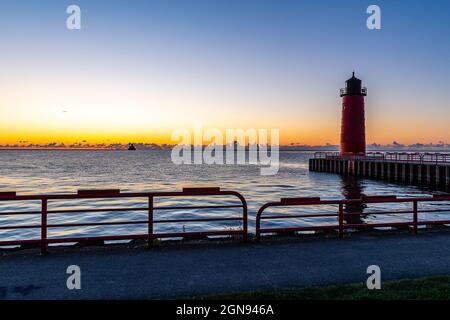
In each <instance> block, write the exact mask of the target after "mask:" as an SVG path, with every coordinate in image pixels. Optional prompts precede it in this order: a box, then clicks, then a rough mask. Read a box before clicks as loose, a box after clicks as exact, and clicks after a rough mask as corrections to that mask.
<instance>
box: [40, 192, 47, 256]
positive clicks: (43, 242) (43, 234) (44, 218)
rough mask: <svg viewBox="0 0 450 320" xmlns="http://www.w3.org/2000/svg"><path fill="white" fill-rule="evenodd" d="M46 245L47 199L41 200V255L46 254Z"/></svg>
mask: <svg viewBox="0 0 450 320" xmlns="http://www.w3.org/2000/svg"><path fill="white" fill-rule="evenodd" d="M47 249H48V243H47V199H46V198H42V199H41V254H46V253H47V252H48V250H47Z"/></svg>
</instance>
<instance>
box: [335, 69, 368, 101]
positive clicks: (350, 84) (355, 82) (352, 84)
mask: <svg viewBox="0 0 450 320" xmlns="http://www.w3.org/2000/svg"><path fill="white" fill-rule="evenodd" d="M349 95H363V96H365V95H367V89H366V88H363V87H362V81H361V80H360V79H358V78H356V77H355V72H353V75H352V77H351V78H350V79H348V80H347V81H345V88H344V89H341V97H342V96H349Z"/></svg>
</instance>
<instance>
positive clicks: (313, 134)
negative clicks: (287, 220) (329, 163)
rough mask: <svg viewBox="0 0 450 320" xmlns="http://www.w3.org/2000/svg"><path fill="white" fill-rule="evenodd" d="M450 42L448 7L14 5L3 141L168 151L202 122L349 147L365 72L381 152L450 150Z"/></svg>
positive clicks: (5, 9)
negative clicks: (345, 118)
mask: <svg viewBox="0 0 450 320" xmlns="http://www.w3.org/2000/svg"><path fill="white" fill-rule="evenodd" d="M70 4H77V5H79V6H80V7H81V10H82V29H81V30H75V31H70V30H68V29H67V28H66V18H67V16H68V15H67V14H66V8H67V6H68V5H70ZM370 4H377V5H379V6H380V7H381V12H382V29H381V30H375V31H372V30H368V29H367V27H366V19H367V17H368V15H367V13H366V8H367V7H368V6H369V5H370ZM449 33H450V2H444V1H378V0H377V1H363V0H350V1H324V0H314V1H313V0H311V1H309V0H308V1H306V0H304V1H290V0H281V1H280V0H277V1H258V0H239V1H237V0H214V1H210V0H179V1H177V0H160V1H155V0H150V1H148V0H146V1H137V0H135V1H130V0H127V1H125V0H123V1H122V0H108V1H100V0H89V1H85V0H71V1H63V0H59V1H56V0H54V1H53V0H45V1H38V0H35V1H30V0H28V1H25V0H23V1H16V0H11V1H10V0H2V1H1V3H0V37H1V38H0V39H1V50H0V68H1V69H0V70H1V71H0V144H15V143H19V141H26V142H27V143H42V144H44V143H50V142H64V143H68V144H70V143H75V142H82V141H87V142H89V143H112V142H122V143H127V142H129V141H133V142H147V143H148V142H154V143H168V142H170V136H171V133H172V131H173V130H175V129H178V128H192V126H193V124H194V122H196V121H201V122H202V123H203V125H204V126H205V127H217V128H220V129H225V128H244V129H245V128H279V129H280V138H281V143H283V144H288V143H302V144H325V143H332V144H337V143H338V142H339V130H340V111H341V110H340V109H341V106H340V98H339V89H340V88H341V87H343V86H344V81H345V80H346V79H347V78H349V77H350V76H351V72H352V71H353V70H355V71H356V75H357V76H358V77H359V78H361V79H362V80H363V83H364V85H365V86H367V87H368V96H367V98H366V126H367V140H368V143H373V142H377V143H391V142H392V141H393V140H396V141H399V142H402V143H406V144H411V143H415V142H423V143H429V142H438V141H446V142H450V130H449V129H448V122H449V119H450V103H449V102H450V88H449V86H450V41H449Z"/></svg>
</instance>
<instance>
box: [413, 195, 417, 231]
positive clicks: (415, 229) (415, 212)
mask: <svg viewBox="0 0 450 320" xmlns="http://www.w3.org/2000/svg"><path fill="white" fill-rule="evenodd" d="M417 222H418V219H417V201H416V200H415V201H413V233H414V234H417Z"/></svg>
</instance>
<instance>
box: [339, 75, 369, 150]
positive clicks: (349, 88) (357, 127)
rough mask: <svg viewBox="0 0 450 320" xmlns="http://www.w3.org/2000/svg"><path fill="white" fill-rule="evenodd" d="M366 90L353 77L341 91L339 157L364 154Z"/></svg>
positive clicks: (359, 81)
mask: <svg viewBox="0 0 450 320" xmlns="http://www.w3.org/2000/svg"><path fill="white" fill-rule="evenodd" d="M366 95H367V89H366V88H364V87H362V86H361V80H359V79H358V78H356V77H355V73H354V72H353V76H352V77H351V78H350V79H348V80H347V81H346V82H345V88H343V89H341V97H342V122H341V155H343V156H345V155H364V154H365V153H366V128H365V119H364V97H365V96H366Z"/></svg>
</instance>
